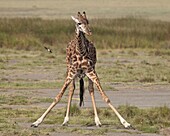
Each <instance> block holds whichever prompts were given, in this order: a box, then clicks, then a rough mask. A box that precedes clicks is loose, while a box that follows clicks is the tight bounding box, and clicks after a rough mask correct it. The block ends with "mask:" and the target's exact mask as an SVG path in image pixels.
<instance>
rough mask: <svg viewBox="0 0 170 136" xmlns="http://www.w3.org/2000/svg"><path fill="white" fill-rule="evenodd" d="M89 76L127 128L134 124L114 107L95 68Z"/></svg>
mask: <svg viewBox="0 0 170 136" xmlns="http://www.w3.org/2000/svg"><path fill="white" fill-rule="evenodd" d="M86 75H87V77H88V78H90V79H91V80H92V81H93V82H94V83H95V84H96V86H97V88H98V90H99V92H100V94H101V96H102V97H103V99H104V101H105V102H106V103H107V104H108V106H109V107H110V108H111V109H112V110H113V111H114V113H115V114H116V115H117V117H118V118H119V120H120V122H121V123H122V125H123V126H124V127H125V128H131V127H132V126H131V125H130V124H129V123H128V122H127V121H126V120H125V119H124V118H123V117H122V116H121V115H120V114H119V112H118V111H117V110H116V109H115V108H114V107H113V105H112V104H111V102H110V99H109V98H108V96H107V95H106V94H105V92H104V91H103V89H102V87H101V85H100V81H99V79H98V76H97V74H96V72H95V71H94V70H93V71H91V72H89V73H86Z"/></svg>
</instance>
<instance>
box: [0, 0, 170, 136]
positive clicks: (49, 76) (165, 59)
mask: <svg viewBox="0 0 170 136" xmlns="http://www.w3.org/2000/svg"><path fill="white" fill-rule="evenodd" d="M153 1H154V0H153ZM153 1H152V0H150V1H147V0H144V1H141V2H136V1H135V0H129V1H128V2H127V1H124V0H123V1H111V0H109V2H108V3H103V1H101V0H99V1H98V2H97V3H96V2H95V3H93V2H94V1H92V3H84V2H85V1H82V5H83V4H84V6H85V7H86V8H84V9H85V10H87V12H88V14H90V16H91V17H92V18H93V19H91V20H90V24H91V27H92V31H93V36H92V37H88V38H89V39H91V41H93V42H94V44H95V46H96V48H97V53H98V54H97V58H98V62H97V65H96V71H97V72H98V75H99V78H100V80H101V84H102V86H103V88H104V89H105V90H106V91H107V90H115V89H114V84H116V83H119V84H128V85H132V86H133V85H134V84H142V85H144V84H160V85H161V84H167V85H169V84H170V70H169V67H170V37H169V35H170V22H167V21H168V20H169V19H168V18H170V17H169V15H170V14H168V13H169V9H170V8H169V5H170V4H168V3H169V1H168V0H164V2H162V0H161V1H160V0H157V1H154V2H153ZM13 2H14V3H15V2H18V1H12V0H8V3H7V2H6V1H0V7H3V8H0V11H1V12H0V16H1V17H7V18H1V19H0V47H1V48H0V91H1V94H0V106H1V107H0V131H1V135H4V136H7V135H16V136H18V135H20V136H24V135H25V136H28V135H50V134H52V133H56V132H68V133H78V134H86V135H88V134H89V135H103V134H106V133H107V132H114V131H126V130H121V128H122V126H121V125H120V123H119V121H118V120H117V118H116V117H115V115H114V114H112V112H111V111H110V110H108V109H106V108H101V109H98V111H99V116H100V118H101V120H102V123H103V124H104V125H103V127H102V128H99V129H96V128H94V127H91V125H94V124H93V122H94V121H93V116H94V115H93V111H92V109H89V108H88V109H86V108H84V109H81V110H80V109H79V108H78V107H77V106H75V105H73V107H72V110H71V111H72V112H71V120H70V124H73V127H72V126H71V127H61V126H60V124H61V123H62V121H63V118H64V112H65V109H64V108H59V109H58V110H53V111H52V113H51V114H50V115H49V116H48V117H47V119H46V120H45V122H44V126H42V127H39V128H38V129H32V128H30V127H29V126H30V124H31V123H32V122H33V121H35V120H36V119H37V118H38V117H39V116H40V115H41V114H42V112H43V111H44V110H45V109H43V108H40V107H32V104H41V103H47V104H49V103H50V102H52V99H51V98H48V97H43V98H38V94H37V93H35V92H34V93H32V92H29V93H28V92H25V93H18V92H12V91H14V90H15V89H17V90H20V89H22V90H23V89H25V90H30V89H35V90H36V89H45V88H61V86H62V84H63V82H64V78H65V72H66V64H65V48H66V46H67V43H68V42H69V41H70V39H71V38H73V36H74V23H73V22H72V21H71V20H69V19H68V16H69V17H70V15H74V14H75V13H76V12H77V11H78V10H79V9H82V7H81V6H80V4H78V1H75V4H74V6H75V7H73V6H71V7H69V6H68V5H69V4H70V2H71V1H69V0H67V2H66V3H67V4H66V5H64V4H61V3H62V2H63V1H57V2H59V3H57V2H56V1H55V3H56V5H55V4H54V3H53V4H52V5H51V6H49V5H48V4H50V3H51V2H54V1H53V0H50V2H49V1H48V2H47V3H46V2H44V3H43V2H41V3H40V1H36V2H37V3H33V1H32V0H31V1H24V2H21V1H20V5H19V4H16V3H15V4H14V3H13ZM34 2H35V1H34ZM101 2H102V4H101ZM125 3H126V4H125ZM160 3H161V4H162V6H160ZM57 4H60V5H62V6H63V5H64V6H65V7H62V6H58V5H57ZM91 4H92V5H93V6H96V7H95V8H94V7H91V9H90V8H87V7H90V6H89V5H91ZM103 4H104V5H103ZM105 4H106V5H105ZM101 5H102V6H103V7H104V8H103V9H102V8H101ZM118 5H119V6H120V7H121V8H118ZM55 6H56V7H55ZM47 7H50V8H48V9H47ZM66 7H67V8H66ZM68 7H69V8H68ZM98 8H100V9H101V10H100V12H101V13H99V11H98V10H95V9H98ZM6 9H8V10H6ZM56 10H57V11H60V13H58V12H56ZM62 10H63V12H61V11H62ZM11 11H12V12H11ZM42 11H43V12H42ZM70 12H71V13H70ZM25 13H27V14H25ZM42 13H45V14H43V15H42ZM51 13H53V14H51ZM61 13H62V14H61ZM106 13H107V16H106ZM113 13H115V14H113ZM133 13H135V15H134V14H133ZM48 14H49V15H48ZM127 16H132V17H127ZM134 16H137V18H136V17H134ZM8 17H12V18H13V19H9V18H8ZM14 17H43V18H49V17H50V19H51V18H56V17H57V18H60V19H54V20H43V19H40V18H14ZM103 17H105V18H107V19H102V18H103ZM115 17H119V18H116V19H114V18H115ZM122 17H123V18H122ZM141 17H145V19H142V18H141ZM61 18H62V19H61ZM63 18H64V19H63ZM95 18H96V19H95ZM146 18H150V19H162V20H166V21H159V20H156V21H155V20H148V19H146ZM42 45H46V46H48V47H50V48H52V50H53V53H52V54H48V52H46V51H45V50H44V48H43V46H42ZM9 90H12V91H11V93H12V94H11V93H10V94H9V93H8V92H9ZM32 96H34V97H32ZM62 102H63V103H65V102H66V100H63V101H62ZM24 106H28V107H27V108H26V107H24ZM22 107H23V108H22ZM118 110H119V111H120V112H121V113H122V114H123V116H124V117H125V118H126V119H127V120H128V121H129V122H130V123H131V124H133V125H134V127H136V128H137V129H138V130H141V131H142V132H149V133H159V132H160V130H161V129H164V128H168V127H169V125H170V122H169V120H170V116H169V112H170V109H169V108H168V107H166V106H164V107H156V108H149V109H139V108H137V107H132V106H129V105H126V106H120V107H118ZM77 118H79V120H77ZM110 118H112V119H113V120H112V119H110ZM75 124H76V125H79V127H78V126H76V125H75ZM126 132H127V131H126ZM128 133H129V132H128ZM133 133H134V132H133ZM135 133H139V132H135Z"/></svg>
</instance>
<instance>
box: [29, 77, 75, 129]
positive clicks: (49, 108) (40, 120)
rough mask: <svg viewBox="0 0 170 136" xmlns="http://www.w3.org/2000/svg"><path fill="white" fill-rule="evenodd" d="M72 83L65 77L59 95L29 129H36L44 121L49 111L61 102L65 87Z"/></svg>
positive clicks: (70, 79)
mask: <svg viewBox="0 0 170 136" xmlns="http://www.w3.org/2000/svg"><path fill="white" fill-rule="evenodd" d="M71 81H72V78H70V77H67V78H66V81H65V83H64V85H63V87H62V89H61V91H60V92H59V94H58V95H57V96H56V97H55V99H54V101H53V102H52V104H51V105H50V106H49V107H48V109H47V110H46V111H45V112H44V114H43V115H42V116H41V117H40V118H39V119H37V121H35V122H34V123H32V125H31V127H38V126H39V125H40V124H41V123H42V121H43V120H44V118H45V117H46V116H47V114H48V113H49V112H50V111H51V109H52V108H53V107H54V106H55V105H56V104H57V103H58V102H59V101H60V100H61V97H62V96H63V94H64V92H65V90H66V88H67V86H68V85H69V84H70V82H71Z"/></svg>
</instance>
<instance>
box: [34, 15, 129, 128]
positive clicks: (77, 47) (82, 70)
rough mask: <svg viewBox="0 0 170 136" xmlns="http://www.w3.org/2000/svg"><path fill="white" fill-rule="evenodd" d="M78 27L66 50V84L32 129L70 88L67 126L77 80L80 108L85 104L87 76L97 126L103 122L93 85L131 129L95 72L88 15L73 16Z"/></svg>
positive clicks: (65, 119) (65, 123) (94, 53)
mask: <svg viewBox="0 0 170 136" xmlns="http://www.w3.org/2000/svg"><path fill="white" fill-rule="evenodd" d="M71 18H72V19H73V21H74V22H75V26H76V36H75V38H74V39H73V40H72V41H71V42H69V44H68V46H67V49H66V62H67V77H66V79H65V83H64V85H63V87H62V89H61V90H60V92H59V93H58V94H57V95H56V97H55V99H54V101H53V102H52V103H51V105H50V106H49V107H48V109H47V110H46V111H45V112H44V113H43V114H42V116H41V117H40V118H39V119H37V121H35V122H34V123H32V125H31V126H32V127H38V126H39V125H40V124H41V123H42V121H43V120H44V118H45V117H46V116H47V114H48V113H49V112H50V111H51V109H52V108H53V107H54V106H55V105H56V104H57V103H58V102H59V101H60V100H61V97H62V96H63V94H64V92H65V90H66V89H67V87H68V86H69V87H70V90H69V97H68V105H67V111H66V115H65V118H64V122H63V124H62V125H67V123H68V122H69V112H70V106H71V101H72V96H73V94H74V89H75V78H79V79H80V106H81V105H82V102H83V93H84V92H83V90H84V81H83V78H84V77H85V76H87V78H88V83H89V84H88V90H89V93H90V96H91V99H92V105H93V110H94V116H95V117H94V121H95V124H96V126H99V127H100V126H101V122H100V120H99V117H98V113H97V109H96V102H95V98H94V87H93V84H95V85H96V86H97V89H98V90H99V92H100V94H101V96H102V98H103V100H104V101H105V102H106V103H107V104H108V106H109V107H110V108H111V109H112V110H113V111H114V113H115V114H116V115H117V117H118V118H119V120H120V122H121V123H122V125H123V126H124V127H125V128H130V127H131V125H130V124H129V123H128V122H127V121H126V120H125V119H124V118H123V117H122V116H121V115H120V114H119V112H118V111H117V110H116V109H115V108H114V107H113V105H112V104H111V101H110V99H109V98H108V96H107V95H106V94H105V92H104V91H103V89H102V86H101V84H100V81H99V78H98V76H97V73H96V71H95V64H96V61H97V59H96V48H95V46H94V45H93V43H92V42H90V41H89V40H88V39H87V38H86V36H85V35H92V32H91V30H90V28H89V21H88V19H87V17H86V13H85V12H83V14H81V13H80V12H78V14H77V17H74V16H71Z"/></svg>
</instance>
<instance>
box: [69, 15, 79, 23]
mask: <svg viewBox="0 0 170 136" xmlns="http://www.w3.org/2000/svg"><path fill="white" fill-rule="evenodd" d="M71 18H72V19H73V20H74V21H75V22H76V23H77V24H78V23H80V22H79V20H78V19H77V18H75V17H73V16H71Z"/></svg>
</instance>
